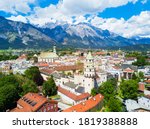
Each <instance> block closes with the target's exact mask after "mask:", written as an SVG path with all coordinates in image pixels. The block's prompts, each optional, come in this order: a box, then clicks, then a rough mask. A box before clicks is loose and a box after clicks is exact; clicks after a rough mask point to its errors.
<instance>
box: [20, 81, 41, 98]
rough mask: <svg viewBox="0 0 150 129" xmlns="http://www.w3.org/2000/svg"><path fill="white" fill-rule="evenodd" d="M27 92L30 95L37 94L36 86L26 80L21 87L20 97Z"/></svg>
mask: <svg viewBox="0 0 150 129" xmlns="http://www.w3.org/2000/svg"><path fill="white" fill-rule="evenodd" d="M29 92H32V93H37V92H38V88H37V86H36V84H35V83H34V82H33V81H32V80H27V81H26V82H25V83H24V84H23V85H22V93H21V95H22V96H23V95H25V94H27V93H29Z"/></svg>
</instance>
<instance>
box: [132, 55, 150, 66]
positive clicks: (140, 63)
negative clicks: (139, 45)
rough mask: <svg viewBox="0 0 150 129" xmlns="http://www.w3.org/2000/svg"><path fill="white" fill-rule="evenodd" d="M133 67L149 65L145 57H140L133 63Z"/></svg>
mask: <svg viewBox="0 0 150 129" xmlns="http://www.w3.org/2000/svg"><path fill="white" fill-rule="evenodd" d="M133 65H136V66H145V65H148V62H147V61H146V57H145V56H142V55H140V56H138V57H137V61H136V62H134V63H133Z"/></svg>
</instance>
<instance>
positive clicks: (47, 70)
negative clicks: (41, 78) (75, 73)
mask: <svg viewBox="0 0 150 129" xmlns="http://www.w3.org/2000/svg"><path fill="white" fill-rule="evenodd" d="M40 72H41V73H44V74H48V75H50V74H52V73H53V72H54V70H52V69H41V70H40Z"/></svg>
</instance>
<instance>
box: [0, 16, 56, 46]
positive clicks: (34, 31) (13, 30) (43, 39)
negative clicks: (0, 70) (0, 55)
mask: <svg viewBox="0 0 150 129" xmlns="http://www.w3.org/2000/svg"><path fill="white" fill-rule="evenodd" d="M0 22H1V23H0V49H7V48H9V47H11V48H47V47H50V46H52V45H53V44H56V42H55V41H54V40H53V39H51V38H50V37H48V36H47V35H45V34H44V33H42V32H41V31H40V30H39V29H38V28H36V27H34V26H32V25H30V24H25V23H22V22H15V21H11V20H7V19H5V18H4V17H0Z"/></svg>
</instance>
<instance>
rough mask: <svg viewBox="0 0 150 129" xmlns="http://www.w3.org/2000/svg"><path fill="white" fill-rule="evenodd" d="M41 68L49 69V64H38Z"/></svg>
mask: <svg viewBox="0 0 150 129" xmlns="http://www.w3.org/2000/svg"><path fill="white" fill-rule="evenodd" d="M38 66H39V67H49V64H48V63H39V64H38Z"/></svg>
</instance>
